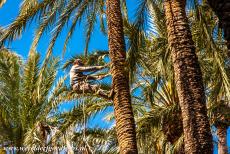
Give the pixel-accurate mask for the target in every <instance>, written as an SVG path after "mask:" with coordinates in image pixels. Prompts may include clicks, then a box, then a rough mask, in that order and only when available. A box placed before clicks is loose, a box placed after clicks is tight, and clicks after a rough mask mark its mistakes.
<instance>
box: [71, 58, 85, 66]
mask: <svg viewBox="0 0 230 154" xmlns="http://www.w3.org/2000/svg"><path fill="white" fill-rule="evenodd" d="M73 65H78V66H82V65H83V62H82V60H81V59H76V60H75V61H74V62H73Z"/></svg>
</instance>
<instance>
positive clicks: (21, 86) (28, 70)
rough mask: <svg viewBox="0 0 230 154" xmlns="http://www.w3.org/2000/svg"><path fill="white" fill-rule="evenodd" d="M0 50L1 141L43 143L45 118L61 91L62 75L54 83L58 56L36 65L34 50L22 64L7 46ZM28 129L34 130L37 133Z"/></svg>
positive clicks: (56, 101) (17, 143)
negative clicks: (46, 62)
mask: <svg viewBox="0 0 230 154" xmlns="http://www.w3.org/2000/svg"><path fill="white" fill-rule="evenodd" d="M0 54H1V56H0V58H1V59H0V63H1V64H0V73H1V86H0V92H1V98H0V107H1V118H0V119H1V124H2V125H1V126H0V131H1V136H2V135H4V136H3V140H2V141H3V142H8V143H12V145H13V146H17V147H21V146H23V145H24V144H25V143H24V142H26V140H27V139H28V138H30V141H31V143H34V141H37V144H36V145H37V146H38V145H40V146H44V144H45V141H46V137H47V136H46V134H48V133H49V131H50V129H49V127H48V126H47V124H46V118H47V116H48V114H49V113H50V112H51V111H52V110H53V106H56V105H57V104H58V102H59V101H58V100H61V99H62V98H63V97H62V94H63V93H65V86H64V79H61V80H60V81H59V82H58V83H57V85H56V86H55V87H54V82H55V79H56V74H57V71H56V68H57V66H58V65H57V62H58V60H57V59H55V58H50V60H49V61H48V65H47V66H44V67H40V66H39V55H38V54H37V53H33V54H31V55H29V59H28V60H27V62H26V63H25V64H23V62H22V61H21V60H20V58H19V56H15V54H13V53H11V52H9V51H7V50H4V51H1V52H0ZM41 70H42V71H41ZM41 72H42V74H40V73H41ZM51 88H53V90H51ZM30 130H36V132H37V136H33V135H34V134H33V133H28V132H30ZM26 134H27V135H26ZM25 135H26V136H25ZM32 141H33V142H32ZM19 152H20V151H19Z"/></svg>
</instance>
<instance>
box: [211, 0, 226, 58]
mask: <svg viewBox="0 0 230 154" xmlns="http://www.w3.org/2000/svg"><path fill="white" fill-rule="evenodd" d="M207 1H208V3H209V4H210V6H211V8H212V9H213V11H214V12H215V13H216V15H217V16H218V18H219V20H220V27H222V28H223V30H224V37H225V40H226V41H227V47H228V50H229V51H228V55H229V56H230V28H229V27H230V17H229V12H230V2H229V1H227V0H226V1H222V0H207Z"/></svg>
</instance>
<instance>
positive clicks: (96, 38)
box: [0, 0, 230, 153]
mask: <svg viewBox="0 0 230 154" xmlns="http://www.w3.org/2000/svg"><path fill="white" fill-rule="evenodd" d="M20 3H21V0H7V3H6V4H5V5H4V6H3V7H2V8H1V9H0V26H1V27H5V26H7V25H8V24H9V23H11V22H12V21H13V20H14V19H15V17H16V16H17V14H18V11H19V6H20ZM136 4H137V3H136V1H135V2H133V1H132V0H127V5H128V13H129V17H130V18H131V19H132V18H133V17H134V12H135V9H136ZM35 28H36V24H35V23H32V24H31V25H30V27H29V28H28V29H27V30H26V31H25V32H24V33H23V36H22V37H21V38H19V39H17V40H15V41H14V42H13V43H12V44H10V46H8V47H9V48H10V49H11V50H13V51H15V52H17V53H18V54H20V55H21V56H22V57H23V58H24V59H26V58H27V55H28V51H29V49H30V45H31V42H32V40H33V37H34V29H35ZM84 32H85V29H84V26H79V27H77V31H76V32H75V33H74V36H73V38H72V39H71V41H70V43H69V45H68V48H67V52H66V54H65V56H64V59H63V62H64V60H66V59H68V58H70V57H71V56H73V55H76V54H82V53H83V51H84V46H85V44H84V41H85V38H84ZM66 33H67V29H65V30H64V31H63V33H62V35H61V36H60V37H59V39H58V40H57V42H56V45H55V47H54V55H56V56H58V55H61V52H62V48H63V42H64V39H65V35H66ZM49 34H50V32H48V33H47V35H44V36H43V37H42V39H41V41H40V43H39V45H38V48H37V51H38V52H39V53H41V54H42V57H44V55H45V53H46V49H47V47H48V45H49V40H50V35H49ZM107 44H108V40H107V37H106V36H104V35H103V34H102V33H101V32H100V29H99V26H98V25H97V26H96V28H95V29H94V31H93V36H92V39H91V41H90V46H89V51H92V50H107V49H108V45H107ZM70 106H72V105H71V104H69V105H67V106H64V107H66V108H69V107H70ZM101 117H102V116H101ZM101 117H97V118H96V119H95V121H96V122H91V124H92V125H93V124H94V125H98V123H97V122H99V125H103V123H102V122H101ZM228 134H230V129H228ZM228 145H230V136H229V135H228ZM214 153H217V151H216V147H215V152H214Z"/></svg>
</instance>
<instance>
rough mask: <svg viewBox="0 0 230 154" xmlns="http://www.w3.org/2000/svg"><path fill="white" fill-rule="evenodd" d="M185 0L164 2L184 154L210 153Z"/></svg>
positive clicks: (208, 131)
mask: <svg viewBox="0 0 230 154" xmlns="http://www.w3.org/2000/svg"><path fill="white" fill-rule="evenodd" d="M185 3H186V1H185V0H178V1H171V0H166V1H164V9H165V15H166V22H167V32H168V42H169V47H170V49H171V51H172V60H173V67H174V74H175V82H176V88H177V92H178V96H179V103H180V107H181V111H182V120H183V130H184V142H185V153H210V154H211V153H212V149H213V148H212V135H211V131H210V125H209V121H208V116H207V109H206V103H205V93H204V87H203V81H202V73H201V69H200V66H199V62H198V59H197V57H196V54H195V46H194V42H193V40H192V35H191V32H190V29H189V25H188V20H187V17H186V13H185Z"/></svg>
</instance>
